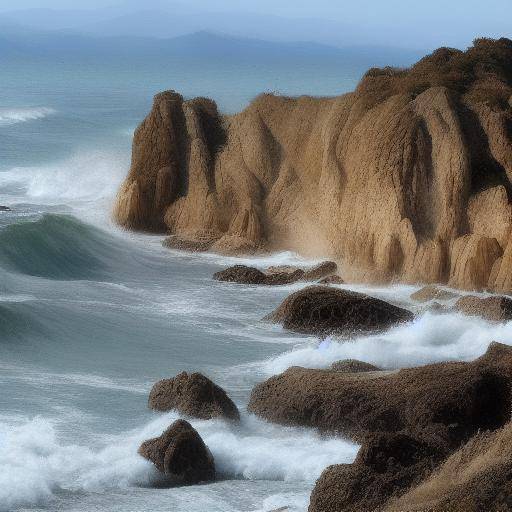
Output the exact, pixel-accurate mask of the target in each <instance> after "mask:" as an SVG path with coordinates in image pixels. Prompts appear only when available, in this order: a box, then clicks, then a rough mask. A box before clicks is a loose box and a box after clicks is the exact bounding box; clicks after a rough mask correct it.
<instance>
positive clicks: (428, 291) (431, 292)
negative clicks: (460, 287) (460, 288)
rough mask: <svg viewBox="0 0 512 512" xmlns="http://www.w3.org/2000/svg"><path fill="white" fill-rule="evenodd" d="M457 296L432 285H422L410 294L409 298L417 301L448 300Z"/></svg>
mask: <svg viewBox="0 0 512 512" xmlns="http://www.w3.org/2000/svg"><path fill="white" fill-rule="evenodd" d="M455 297H457V295H456V294H455V293H453V292H450V291H448V290H443V289H442V288H438V287H437V286H434V285H428V286H424V287H423V288H421V289H420V290H418V291H417V292H414V293H413V294H412V295H411V299H412V300H415V301H418V302H428V301H429V300H434V299H435V300H450V299H454V298H455Z"/></svg>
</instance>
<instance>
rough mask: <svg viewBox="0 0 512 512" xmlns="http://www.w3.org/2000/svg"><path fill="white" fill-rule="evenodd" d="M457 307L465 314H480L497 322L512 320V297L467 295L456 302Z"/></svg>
mask: <svg viewBox="0 0 512 512" xmlns="http://www.w3.org/2000/svg"><path fill="white" fill-rule="evenodd" d="M455 309H456V310H457V311H460V312H461V313H464V314H465V315H470V316H480V317H482V318H484V319H485V320H490V321H495V322H506V321H509V320H512V299H509V298H508V297H500V296H493V297H486V298H480V297H475V296H473V295H466V296H465V297H461V298H460V299H459V300H458V301H457V302H456V303H455Z"/></svg>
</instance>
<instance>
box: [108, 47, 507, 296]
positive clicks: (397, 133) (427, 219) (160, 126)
mask: <svg viewBox="0 0 512 512" xmlns="http://www.w3.org/2000/svg"><path fill="white" fill-rule="evenodd" d="M511 179H512V41H510V40H507V39H500V40H484V39H482V40H477V41H475V44H474V46H473V47H471V48H469V49H468V50H467V51H466V52H461V51H458V50H451V49H446V48H442V49H440V50H437V51H436V52H434V53H433V54H432V55H429V56H427V57H425V58H424V59H422V60H421V61H419V62H418V63H417V64H416V65H415V66H413V67H412V68H411V69H408V70H396V69H391V68H385V69H372V70H370V71H368V73H367V74H366V75H365V76H364V77H363V79H362V80H361V83H360V84H359V86H358V87H357V89H356V91H355V92H353V93H350V94H346V95H344V96H340V97H337V98H320V99H319V98H311V97H300V98H293V99H292V98H285V97H276V96H273V95H263V96H260V97H258V98H257V99H256V100H254V102H253V103H252V104H251V105H250V106H249V107H248V108H247V109H245V110H244V111H243V112H241V113H239V114H236V115H233V116H229V117H226V116H221V115H220V114H219V112H218V111H217V107H216V105H215V103H214V102H212V101H210V100H207V99H203V98H197V99H194V100H191V101H185V100H184V99H183V98H182V96H180V95H179V94H177V93H175V92H164V93H161V94H159V95H157V96H156V97H155V100H154V104H153V109H152V111H151V113H150V114H149V115H148V117H147V118H146V119H145V120H144V122H143V123H142V124H141V125H140V126H139V128H138V129H137V131H136V133H135V138H134V143H133V158H132V167H131V170H130V173H129V175H128V177H127V179H126V181H125V183H124V184H123V186H122V189H121V191H120V193H119V197H118V201H117V205H116V209H115V217H116V219H117V221H118V222H119V223H120V224H121V225H123V226H126V227H127V228H131V229H139V230H153V231H162V232H164V231H165V232H169V233H171V234H174V235H177V236H178V237H183V238H185V239H191V240H198V241H200V242H201V246H202V247H203V248H204V247H207V248H210V249H211V250H214V251H215V250H216V251H219V252H231V253H237V252H249V251H255V250H258V249H261V248H267V249H278V248H289V249H294V250H298V251H300V252H302V253H306V254H310V255H322V256H328V257H331V258H334V259H336V260H338V261H339V262H340V264H341V267H342V273H343V274H344V275H347V276H348V277H351V278H352V279H362V280H373V281H389V280H393V279H397V280H401V281H406V282H427V283H430V282H441V283H449V284H450V285H453V286H456V287H462V288H468V289H483V288H489V289H492V290H495V291H498V292H512V243H509V240H510V238H511V234H510V228H511V225H512V210H511V198H512V195H511V194H512V184H511Z"/></svg>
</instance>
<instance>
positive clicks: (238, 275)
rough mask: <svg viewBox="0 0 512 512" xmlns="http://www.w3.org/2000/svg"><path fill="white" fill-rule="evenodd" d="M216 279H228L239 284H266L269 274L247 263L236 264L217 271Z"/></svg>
mask: <svg viewBox="0 0 512 512" xmlns="http://www.w3.org/2000/svg"><path fill="white" fill-rule="evenodd" d="M213 278H214V279H215V280H216V281H226V282H229V283H239V284H264V282H265V280H266V278H267V276H266V275H265V274H264V273H263V272H262V271H261V270H258V269H257V268H254V267H247V266H245V265H234V266H233V267H229V268H227V269H225V270H221V271H220V272H215V274H213Z"/></svg>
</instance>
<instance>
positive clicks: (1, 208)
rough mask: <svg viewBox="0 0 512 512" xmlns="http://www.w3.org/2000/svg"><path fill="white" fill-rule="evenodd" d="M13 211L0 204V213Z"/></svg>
mask: <svg viewBox="0 0 512 512" xmlns="http://www.w3.org/2000/svg"><path fill="white" fill-rule="evenodd" d="M10 211H11V209H10V208H9V207H8V206H3V205H1V204H0V212H10Z"/></svg>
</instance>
